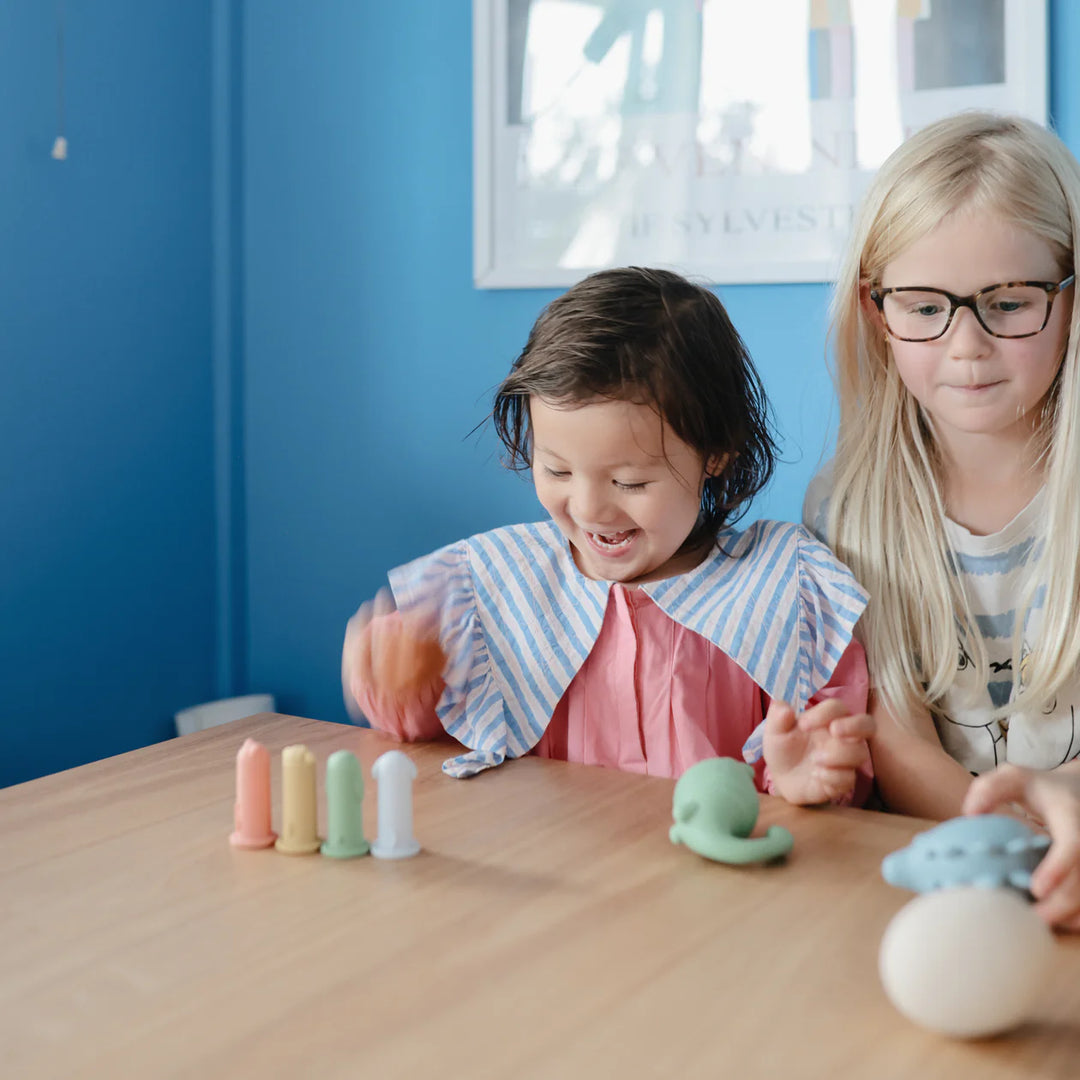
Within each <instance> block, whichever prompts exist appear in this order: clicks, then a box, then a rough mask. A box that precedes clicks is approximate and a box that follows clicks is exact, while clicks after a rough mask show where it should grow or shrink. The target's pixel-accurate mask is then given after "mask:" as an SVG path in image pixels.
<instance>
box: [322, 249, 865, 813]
mask: <svg viewBox="0 0 1080 1080" xmlns="http://www.w3.org/2000/svg"><path fill="white" fill-rule="evenodd" d="M494 423H495V428H496V431H497V432H498V435H499V437H500V439H501V440H502V442H503V444H504V446H505V447H506V449H507V451H508V454H509V459H510V463H511V464H512V465H513V466H515V467H518V468H522V469H529V470H530V471H531V474H532V479H533V483H534V484H535V487H536V493H537V497H538V498H539V500H540V503H541V504H542V505H543V507H544V509H545V510H546V511H547V513H548V514H549V515H550V520H548V521H543V522H539V523H536V524H531V525H514V526H509V527H506V528H502V529H496V530H494V531H493V532H489V533H484V534H481V535H479V536H474V537H472V538H470V539H468V540H463V541H461V542H459V543H456V544H452V545H450V546H449V547H446V548H443V549H442V550H440V551H437V552H435V553H434V554H433V555H429V556H427V557H424V558H421V559H418V560H416V561H415V562H413V563H410V564H408V565H407V566H403V567H400V568H399V569H397V570H394V571H392V572H391V574H390V585H391V588H392V590H393V600H392V601H391V600H390V599H389V598H388V597H383V598H380V599H377V601H376V602H375V604H374V605H370V604H369V605H365V606H364V607H363V608H361V610H360V611H359V612H358V613H357V615H356V616H354V618H353V619H352V620H351V621H350V625H349V628H348V631H347V634H346V640H345V648H344V652H343V658H342V676H343V683H344V687H345V696H346V700H347V702H348V703H350V705H351V706H352V708H353V710H354V711H355V710H356V708H357V706H358V707H359V709H360V710H362V712H363V713H364V714H366V716H367V717H368V718H369V719H370V720H371V722H372V723H374V724H375V725H376V726H377V727H380V728H382V729H384V730H387V731H390V732H392V733H393V734H395V735H397V736H398V737H400V738H423V737H431V736H434V735H438V734H441V733H442V732H443V731H444V730H445V731H447V732H449V733H450V734H451V735H452V736H454V737H455V738H456V739H457V740H458V741H460V742H462V743H464V744H465V746H466V747H467V748H468V752H467V753H464V754H462V755H460V756H458V757H456V758H454V759H452V760H451V761H448V762H447V763H446V764H445V765H444V770H445V771H446V772H448V773H450V774H451V775H454V776H468V775H471V774H473V773H476V772H478V771H480V770H481V769H484V768H487V767H490V766H494V765H498V764H500V763H501V762H502V761H504V759H506V758H508V757H518V756H520V755H522V754H525V753H528V752H530V751H531V752H534V753H537V754H540V755H543V756H546V757H552V758H559V759H561V760H567V761H577V762H585V763H590V764H598V765H608V766H614V767H618V768H622V769H627V770H631V771H635V772H647V773H651V774H654V775H662V776H669V777H677V776H679V775H680V774H681V773H682V772H683V771H684V770H685V769H687V768H688V767H689V766H690V765H692V764H694V763H695V762H697V761H700V760H701V759H703V758H706V757H713V756H716V755H728V756H738V755H743V756H745V758H746V759H747V760H748V761H751V762H754V763H757V778H758V783H759V786H760V787H761V788H762V789H763V790H775V791H776V792H778V793H779V794H781V795H783V796H785V797H786V798H788V799H789V800H791V801H794V802H800V803H816V802H823V801H828V800H841V799H856V800H858V799H861V798H862V797H863V795H864V794H865V788H866V786H867V785H866V775H867V774H866V771H865V766H866V762H867V747H866V738H867V736H868V735H869V733H870V731H871V730H872V727H871V722H870V719H869V717H868V716H867V715H866V674H865V661H864V655H863V652H862V649H861V647H860V646H859V645H858V644H856V643H854V642H853V641H852V628H853V626H854V624H855V622H856V621H857V619H858V618H859V615H860V614H861V612H862V609H863V606H864V594H863V593H862V591H861V590H860V589H859V587H858V586H857V585H856V584H855V582H854V580H853V579H852V577H851V575H850V574H849V573H848V571H847V570H846V569H845V568H844V567H843V566H841V565H840V564H839V563H838V562H837V561H836V559H835V558H834V557H833V556H832V555H831V554H830V552H829V551H828V550H827V549H826V548H825V547H824V546H823V545H821V544H820V543H818V542H817V541H815V540H814V539H813V538H812V537H811V536H810V535H809V534H808V533H807V532H806V531H805V530H804V529H803V528H802V527H801V526H796V525H791V524H787V523H777V522H758V523H757V524H755V525H752V526H751V527H750V528H748V529H747V530H746V531H745V532H738V531H735V530H734V529H732V528H731V527H730V523H731V521H732V520H733V519H734V518H735V517H736V516H737V513H738V510H739V508H740V507H743V506H744V504H746V503H747V502H748V500H749V499H751V498H752V496H753V495H754V494H755V493H756V492H757V491H759V490H760V488H761V487H762V486H763V485H764V484H765V482H766V481H767V479H768V478H769V476H770V474H771V471H772V467H773V453H774V448H773V443H772V440H771V438H770V435H769V431H768V426H767V420H766V402H765V398H764V394H763V391H762V388H761V384H760V382H759V380H758V377H757V374H756V372H755V371H754V368H753V365H752V363H751V361H750V357H749V356H748V354H747V352H746V349H745V347H744V345H743V343H742V340H741V339H740V338H739V336H738V334H737V333H736V331H735V329H734V327H733V326H732V325H731V322H730V321H729V319H728V317H727V313H726V312H725V311H724V308H723V306H722V305H721V303H720V301H719V300H718V299H717V298H716V296H715V295H714V294H713V293H712V292H710V291H709V290H708V289H704V288H701V287H699V286H697V285H694V284H691V283H690V282H688V281H686V280H684V279H683V278H681V277H679V276H677V275H676V274H673V273H669V272H667V271H662V270H647V269H640V268H633V267H632V268H625V269H620V270H611V271H605V272H602V273H598V274H594V275H592V276H591V277H589V278H586V279H585V280H584V281H582V282H580V283H579V284H578V285H576V286H574V287H573V288H572V289H570V290H569V291H568V292H566V293H565V294H564V295H563V296H561V297H559V298H558V299H557V300H555V301H554V302H553V303H551V304H550V305H549V306H548V307H547V309H546V310H545V311H544V312H543V313H542V314H541V316H540V318H539V320H538V321H537V323H536V325H535V326H534V327H533V329H532V332H531V334H530V335H529V340H528V343H527V344H526V346H525V349H524V350H523V352H522V353H521V355H520V356H519V357H518V359H517V361H516V362H515V363H514V365H513V368H512V370H511V372H510V374H509V375H508V376H507V378H506V379H505V381H504V382H503V383H502V385H501V386H500V387H499V389H498V391H497V393H496V396H495V405H494ZM395 604H396V608H397V610H396V611H393V610H391V609H392V607H393V606H394V605H395ZM766 714H767V717H768V718H767V720H766V719H765V718H766ZM763 721H764V722H763ZM857 780H858V781H859V782H860V784H859V787H858V790H856V788H857V784H856V781H857Z"/></svg>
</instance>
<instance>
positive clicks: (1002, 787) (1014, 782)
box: [960, 765, 1035, 814]
mask: <svg viewBox="0 0 1080 1080" xmlns="http://www.w3.org/2000/svg"><path fill="white" fill-rule="evenodd" d="M1034 775H1035V774H1034V773H1033V772H1032V771H1031V770H1030V769H1024V768H1021V767H1020V766H1019V765H1000V766H998V768H996V769H994V770H993V772H988V773H984V774H983V775H982V776H977V777H976V778H975V779H974V780H973V781H972V782H971V786H970V787H969V788H968V790H967V794H966V795H965V796H964V802H963V805H962V806H961V808H960V809H961V811H962V812H963V813H965V814H988V813H990V812H991V811H992V810H996V809H997V808H998V807H999V806H1002V805H1004V804H1005V803H1010V802H1024V801H1026V796H1027V787H1028V783H1029V781H1030V780H1031V779H1032V778H1033V777H1034Z"/></svg>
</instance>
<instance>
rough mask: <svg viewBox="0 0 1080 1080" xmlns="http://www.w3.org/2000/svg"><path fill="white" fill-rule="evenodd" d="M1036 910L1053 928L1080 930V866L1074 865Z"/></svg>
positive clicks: (1037, 905)
mask: <svg viewBox="0 0 1080 1080" xmlns="http://www.w3.org/2000/svg"><path fill="white" fill-rule="evenodd" d="M1049 857H1050V856H1049V855H1048V856H1047V858H1049ZM1044 861H1045V860H1044ZM1033 887H1034V883H1033ZM1035 910H1036V911H1037V912H1038V913H1039V915H1040V916H1041V917H1042V918H1043V919H1045V920H1046V922H1047V923H1049V924H1050V925H1051V926H1058V927H1062V928H1063V929H1074V930H1075V929H1080V865H1076V864H1074V865H1073V866H1072V868H1071V869H1070V870H1069V871H1068V872H1067V873H1066V874H1065V876H1064V877H1063V878H1061V879H1060V880H1059V882H1058V884H1057V885H1056V887H1055V888H1054V889H1053V890H1052V891H1051V892H1049V893H1048V894H1047V895H1046V896H1044V897H1042V898H1041V899H1040V900H1039V901H1038V903H1037V904H1036V905H1035Z"/></svg>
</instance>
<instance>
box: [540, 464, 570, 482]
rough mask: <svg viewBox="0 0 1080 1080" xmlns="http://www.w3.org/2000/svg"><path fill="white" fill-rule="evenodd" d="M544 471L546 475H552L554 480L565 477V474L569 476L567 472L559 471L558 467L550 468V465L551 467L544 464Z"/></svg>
mask: <svg viewBox="0 0 1080 1080" xmlns="http://www.w3.org/2000/svg"><path fill="white" fill-rule="evenodd" d="M544 472H545V473H546V474H547V475H548V476H551V477H554V478H555V479H556V480H562V479H564V478H565V477H567V476H569V475H570V474H569V473H568V472H566V471H562V472H560V471H559V470H558V469H553V468H552V467H551V466H550V465H545V466H544Z"/></svg>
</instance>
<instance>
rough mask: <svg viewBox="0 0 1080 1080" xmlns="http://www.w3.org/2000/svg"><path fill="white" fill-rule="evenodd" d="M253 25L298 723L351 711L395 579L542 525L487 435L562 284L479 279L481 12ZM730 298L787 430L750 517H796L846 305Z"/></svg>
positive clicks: (253, 533)
mask: <svg viewBox="0 0 1080 1080" xmlns="http://www.w3.org/2000/svg"><path fill="white" fill-rule="evenodd" d="M245 18H246V32H245V39H244V41H245V50H244V61H243V63H244V95H243V96H244V102H245V108H244V126H245V154H244V174H245V183H244V205H245V227H244V232H245V236H246V245H245V257H244V266H245V279H246V290H245V297H246V302H245V307H244V320H245V334H246V345H247V347H246V369H245V393H246V411H245V416H246V425H247V473H246V477H247V515H246V519H247V530H248V578H247V584H248V593H249V607H248V610H249V613H250V620H249V628H248V629H249V636H248V641H249V653H248V661H249V665H250V677H251V681H252V684H253V686H255V687H256V688H261V687H266V688H268V689H269V690H272V691H275V692H276V693H277V694H278V704H279V707H280V708H282V709H283V710H284V711H289V712H297V713H301V714H304V715H309V716H316V717H319V718H321V719H328V720H330V719H335V720H336V719H344V710H343V708H342V705H341V694H340V679H339V673H338V669H339V663H340V660H339V657H340V644H341V636H342V632H343V628H344V624H345V620H346V619H347V618H348V616H349V615H350V614H351V613H352V611H353V610H354V609H355V608H356V606H357V604H358V603H359V602H360V601H361V600H363V599H365V598H367V597H368V596H370V595H371V594H372V593H374V591H375V590H376V589H377V588H378V587H379V585H380V584H382V583H383V581H384V580H385V572H386V570H387V569H389V568H390V567H391V566H395V565H397V564H399V563H401V562H403V561H405V560H407V559H409V558H411V557H413V556H416V555H419V554H422V553H424V552H426V551H430V550H432V549H434V548H436V547H438V546H440V545H441V544H444V543H448V542H450V541H452V540H455V539H458V538H459V537H461V536H465V535H468V534H470V533H473V532H476V531H479V530H482V529H485V528H489V527H492V526H494V525H499V524H505V523H507V522H510V521H524V520H534V519H535V518H537V517H540V516H542V512H541V510H540V508H539V505H538V504H537V503H536V500H535V497H534V496H533V493H532V488H531V485H530V484H529V482H528V480H527V479H526V478H522V477H518V476H515V475H511V474H508V473H507V472H505V471H504V470H503V469H502V468H501V467H500V466H499V464H498V460H497V458H498V451H497V447H496V444H495V440H494V439H493V438H492V437H491V435H490V433H489V432H485V433H483V434H481V435H479V436H471V437H470V432H471V431H472V430H473V429H474V427H475V426H476V425H477V424H479V423H480V422H481V421H482V420H483V419H484V417H485V415H486V410H487V408H488V405H489V401H490V390H491V388H492V387H493V386H494V385H495V384H497V383H498V382H499V380H500V379H501V378H502V377H503V375H505V373H506V371H507V370H508V368H509V366H510V363H511V361H512V360H513V358H514V357H515V356H516V355H517V353H518V351H519V350H520V349H521V347H522V345H523V344H524V342H525V337H526V335H527V333H528V330H529V327H530V326H531V324H532V322H533V320H534V319H535V318H536V316H537V314H538V313H539V311H540V308H541V307H542V306H543V305H544V304H545V303H547V302H548V301H549V300H550V299H552V297H554V296H555V295H556V292H555V291H551V290H521V291H513V290H510V291H506V290H500V291H479V290H476V289H474V288H473V285H472V128H471V116H472V61H471V51H472V42H471V32H472V31H471V19H470V15H469V5H468V4H466V3H463V2H459V3H444V2H439V0H424V2H413V3H409V4H407V5H394V4H357V3H352V2H350V0H337V2H331V0H326V2H323V3H320V4H315V5H305V6H301V5H297V4H295V3H293V2H291V0H260V3H258V4H257V5H255V4H249V5H248V6H247V8H246V15H245ZM722 296H723V299H724V301H725V303H726V304H727V305H728V307H729V310H730V312H731V315H732V318H733V319H734V321H735V323H736V325H737V326H738V327H739V328H740V330H742V331H743V333H744V335H745V337H746V339H747V343H748V344H749V346H750V349H751V351H752V352H753V354H754V356H755V357H756V358H757V359H758V361H759V365H760V367H761V370H762V375H763V377H764V379H765V382H766V386H767V390H768V392H769V394H770V396H771V397H772V400H773V403H774V405H775V407H776V412H777V415H778V417H779V419H780V422H781V426H782V428H783V432H784V435H785V439H784V445H783V449H784V455H785V459H786V464H785V465H784V466H783V467H782V468H781V470H780V473H779V476H778V477H777V481H776V483H775V485H774V486H773V488H772V489H771V490H770V491H769V492H768V493H766V495H765V496H764V497H763V498H762V499H760V500H759V503H758V505H757V506H756V507H755V509H754V513H755V514H756V515H757V516H761V515H765V514H767V515H771V516H780V517H790V516H792V515H798V513H799V508H800V505H801V500H802V492H803V489H804V488H805V485H806V482H807V480H808V479H809V477H810V475H811V474H812V472H813V470H814V467H815V465H816V464H817V463H818V460H819V457H820V454H821V451H822V446H823V443H824V440H825V427H826V418H827V417H828V416H829V412H830V409H831V403H832V392H831V388H830V385H829V381H828V376H827V373H826V371H825V367H824V363H825V356H824V333H825V321H826V313H825V308H826V303H827V296H828V293H827V289H826V288H825V287H824V286H821V285H804V286H795V285H792V286H772V287H770V288H761V287H736V288H725V289H724V290H722ZM781 306H782V310H783V313H784V314H783V317H782V318H777V310H778V309H779V308H780V307H781Z"/></svg>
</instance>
